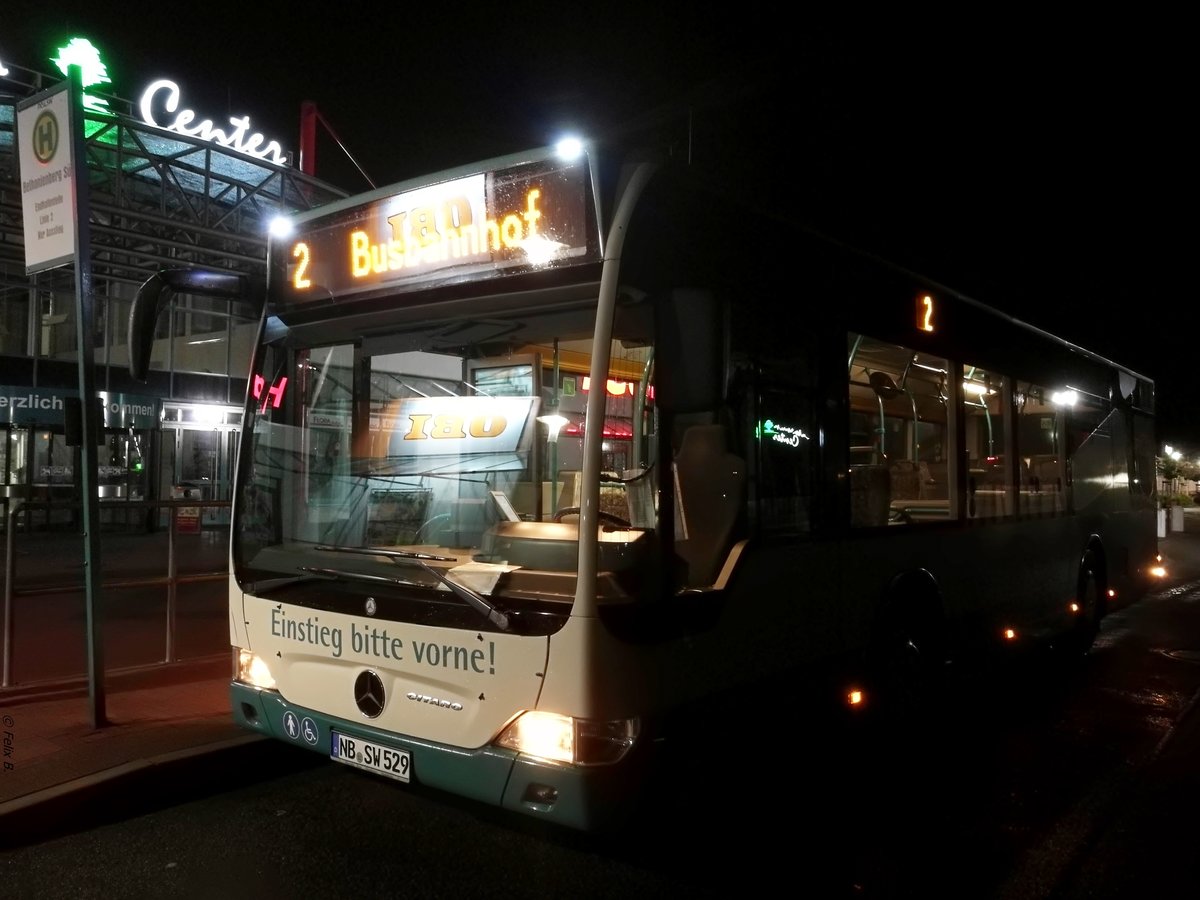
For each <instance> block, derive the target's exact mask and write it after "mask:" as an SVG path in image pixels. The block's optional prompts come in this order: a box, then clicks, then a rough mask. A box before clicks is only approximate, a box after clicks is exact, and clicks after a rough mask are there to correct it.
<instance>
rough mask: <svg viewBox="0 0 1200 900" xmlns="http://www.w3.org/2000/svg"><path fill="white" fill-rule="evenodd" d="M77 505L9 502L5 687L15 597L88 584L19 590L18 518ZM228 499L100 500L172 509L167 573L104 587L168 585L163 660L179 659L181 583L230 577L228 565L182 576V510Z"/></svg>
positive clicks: (107, 505) (116, 505)
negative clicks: (178, 546) (178, 543)
mask: <svg viewBox="0 0 1200 900" xmlns="http://www.w3.org/2000/svg"><path fill="white" fill-rule="evenodd" d="M72 505H73V506H75V507H76V508H78V506H79V504H77V503H76V504H64V503H61V502H59V503H47V502H40V501H39V502H30V501H27V500H23V499H20V498H10V499H9V502H8V513H7V516H6V518H5V526H6V529H5V548H6V553H5V560H4V648H3V652H4V660H3V684H2V686H3V687H10V686H11V685H12V656H13V654H12V645H13V600H14V598H15V597H16V596H18V595H21V596H27V595H31V594H48V593H67V592H71V591H83V590H84V589H85V585H84V583H83V582H82V581H80V582H78V583H75V582H68V583H57V584H42V585H38V586H37V587H26V588H21V589H20V590H18V589H17V588H16V576H17V571H16V568H17V567H16V558H17V554H16V547H15V544H14V538H15V535H16V531H17V529H16V527H15V526H16V524H17V517H18V516H20V515H21V514H22V513H31V512H35V511H42V510H51V509H52V510H56V511H57V510H62V509H64V508H70V507H71V506H72ZM230 505H231V504H230V501H228V500H118V501H111V502H105V501H103V500H102V501H100V509H101V510H105V509H121V510H128V509H138V508H141V509H147V510H150V509H168V510H169V511H170V524H169V526H168V530H167V574H166V575H165V576H149V577H145V578H137V577H133V578H123V579H112V580H105V581H104V582H103V586H104V587H105V588H136V587H153V586H156V585H160V586H161V585H166V588H167V609H166V647H165V649H164V653H163V659H162V660H161V662H164V663H173V662H177V661H178V660H177V657H176V635H175V616H176V608H177V590H178V586H179V585H180V584H194V583H198V582H203V581H216V580H224V579H227V578H228V577H229V570H228V566H226V568H225V570H224V571H221V572H199V573H191V574H187V575H180V574H179V568H178V558H177V555H176V536H177V534H178V530H179V510H180V509H189V510H190V509H200V508H213V507H221V508H225V509H228V508H229V507H230Z"/></svg>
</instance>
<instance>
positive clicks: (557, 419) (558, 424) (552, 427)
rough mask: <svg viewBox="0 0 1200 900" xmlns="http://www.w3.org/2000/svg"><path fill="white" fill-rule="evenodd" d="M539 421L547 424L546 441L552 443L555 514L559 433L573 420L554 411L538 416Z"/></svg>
mask: <svg viewBox="0 0 1200 900" xmlns="http://www.w3.org/2000/svg"><path fill="white" fill-rule="evenodd" d="M538 421H539V422H541V423H542V424H543V425H545V426H546V441H547V443H548V444H549V445H550V447H549V450H550V506H551V514H553V513H554V512H555V510H554V507H555V506H556V503H555V500H554V497H555V495H556V494H557V493H558V433H559V432H560V431H562V429H563V426H564V425H566V424H567V423H568V422H570V421H571V420H570V419H568V418H567V417H566V416H564V415H560V414H559V413H556V412H553V413H548V414H547V415H544V416H538Z"/></svg>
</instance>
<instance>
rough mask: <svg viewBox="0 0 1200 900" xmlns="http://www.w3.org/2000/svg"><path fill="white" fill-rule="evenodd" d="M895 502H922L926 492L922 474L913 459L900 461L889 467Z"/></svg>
mask: <svg viewBox="0 0 1200 900" xmlns="http://www.w3.org/2000/svg"><path fill="white" fill-rule="evenodd" d="M889 470H890V471H889V473H888V474H889V476H890V478H891V482H892V493H891V498H892V499H893V500H920V499H921V497H922V495H923V493H924V491H922V488H923V487H924V485H923V484H922V483H921V473H920V471H919V470H918V469H917V465H916V463H914V462H913V461H912V460H911V459H899V460H896V462H894V463H892V464H891V466H890V467H889Z"/></svg>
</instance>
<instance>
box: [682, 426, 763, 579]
mask: <svg viewBox="0 0 1200 900" xmlns="http://www.w3.org/2000/svg"><path fill="white" fill-rule="evenodd" d="M675 475H676V480H677V483H678V490H679V497H678V509H679V510H680V511H681V512H682V514H683V516H684V517H685V518H684V523H685V525H686V529H685V531H684V533H685V534H686V535H687V536H686V538H683V539H681V540H677V541H676V542H675V548H676V552H678V554H679V555H680V557H682V558H683V560H684V562H685V563H687V583H688V585H689V586H692V587H702V586H708V585H711V584H712V583H713V582H714V581H716V578H717V573H718V572H720V571H721V566H722V565H723V564H724V562H725V558H726V556H727V555H728V553H729V550H730V548H731V547H732V546H733V532H734V526H735V525H736V524H737V521H738V518H739V516H740V515H741V512H742V503H743V500H744V497H745V489H746V466H745V463H744V462H743V460H742V458H741V457H739V456H737V455H736V454H734V453H730V452H729V446H728V441H727V436H726V432H725V426H723V425H692V426H691V427H690V428H688V429H687V430H686V431H684V432H683V438H682V440H681V441H680V445H679V452H678V453H677V454H676V455H675Z"/></svg>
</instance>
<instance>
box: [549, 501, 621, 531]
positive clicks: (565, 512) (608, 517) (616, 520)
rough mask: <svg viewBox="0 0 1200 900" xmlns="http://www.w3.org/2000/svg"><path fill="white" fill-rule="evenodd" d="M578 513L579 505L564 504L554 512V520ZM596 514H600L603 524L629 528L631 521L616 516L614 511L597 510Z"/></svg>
mask: <svg viewBox="0 0 1200 900" xmlns="http://www.w3.org/2000/svg"><path fill="white" fill-rule="evenodd" d="M577 515H579V507H578V506H564V507H563V508H562V509H560V510H559V511H558V512H556V513H555V514H554V521H555V522H561V521H562V520H563V517H564V516H577ZM596 515H598V516H599V517H600V522H601V524H604V525H615V526H616V527H618V528H628V527H629V523H628V522H626V521H625V520H624V519H622V518H621V517H620V516H614V515H613V514H612V513H606V512H605V511H604V510H599V511H597V513H596Z"/></svg>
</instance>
